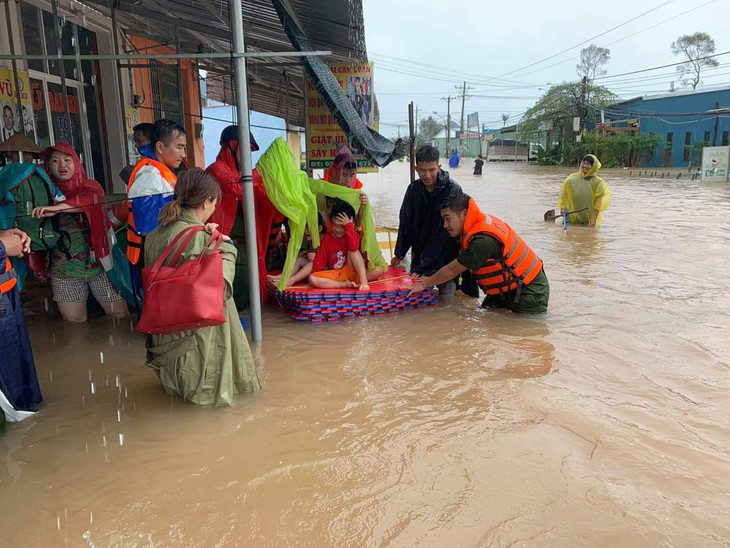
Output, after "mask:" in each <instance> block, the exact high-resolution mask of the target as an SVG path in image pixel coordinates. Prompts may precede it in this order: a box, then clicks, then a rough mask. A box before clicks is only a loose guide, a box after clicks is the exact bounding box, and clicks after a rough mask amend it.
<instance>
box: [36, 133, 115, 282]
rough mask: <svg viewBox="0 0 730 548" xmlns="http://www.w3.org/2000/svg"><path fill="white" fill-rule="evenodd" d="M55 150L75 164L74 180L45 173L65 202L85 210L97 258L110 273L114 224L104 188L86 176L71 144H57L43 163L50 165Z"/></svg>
mask: <svg viewBox="0 0 730 548" xmlns="http://www.w3.org/2000/svg"><path fill="white" fill-rule="evenodd" d="M54 151H58V152H60V153H62V154H68V155H69V156H71V158H72V159H73V163H74V174H73V177H72V178H71V179H70V180H68V181H66V182H61V181H59V180H57V179H55V178H54V177H53V175H51V172H50V170H46V171H47V172H48V174H49V176H50V178H51V181H52V182H53V184H54V185H56V186H57V187H58V188H59V190H60V191H61V192H62V193H63V195H64V197H65V198H66V200H65V201H64V202H63V203H65V204H68V205H70V206H72V207H77V208H80V209H82V210H83V213H84V216H85V217H86V222H87V223H88V225H89V231H90V232H91V247H92V248H93V250H94V253H95V254H96V258H97V259H98V260H99V262H101V264H102V266H103V267H104V270H106V271H109V270H111V269H112V268H113V266H114V263H113V261H112V260H111V250H110V246H109V239H108V233H109V231H110V230H111V225H110V223H109V217H108V216H107V212H106V205H105V203H106V198H105V196H104V189H103V188H102V187H101V185H100V184H99V183H98V182H96V181H95V180H94V179H88V178H87V177H86V171H84V167H83V166H82V165H81V159H80V158H79V155H78V154H77V153H76V151H75V150H74V149H73V147H72V146H71V145H69V144H68V143H58V144H56V145H53V146H51V147H48V148H47V149H46V150H45V151H44V152H43V159H44V162H46V163H47V162H48V159H49V158H50V156H51V154H52V153H53V152H54Z"/></svg>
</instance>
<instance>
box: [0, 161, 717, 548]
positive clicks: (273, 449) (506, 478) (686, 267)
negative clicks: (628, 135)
mask: <svg viewBox="0 0 730 548" xmlns="http://www.w3.org/2000/svg"><path fill="white" fill-rule="evenodd" d="M466 162H468V161H467V160H465V163H462V167H460V168H459V169H456V170H451V175H452V177H453V178H454V179H455V180H456V181H457V182H459V183H460V184H461V185H462V187H463V189H464V190H465V191H466V192H467V193H469V194H470V195H472V196H473V197H474V198H475V199H476V201H477V202H478V203H479V205H480V206H481V208H482V209H483V210H484V211H486V212H489V213H492V214H495V215H497V216H499V217H501V218H503V219H504V220H506V221H508V222H509V223H510V224H511V225H512V226H513V227H514V228H515V229H516V230H517V231H518V232H519V233H520V235H521V236H522V237H523V238H524V239H525V240H526V241H527V242H528V243H529V244H530V245H531V246H532V247H533V249H535V251H536V252H537V253H538V254H539V255H540V257H541V258H542V259H543V260H544V263H545V270H546V273H547V275H548V278H549V279H550V285H551V295H550V306H549V311H548V313H547V314H546V315H544V316H537V317H520V316H518V315H515V314H512V313H509V312H504V311H487V310H482V309H479V308H478V305H479V301H477V300H476V299H470V298H467V297H465V296H464V295H462V294H460V293H458V294H457V296H456V297H455V298H452V299H445V300H442V301H441V302H440V304H439V306H437V307H434V308H428V309H422V310H415V311H406V312H403V313H399V314H388V315H384V316H378V317H367V318H358V319H352V320H347V321H342V322H339V323H329V324H328V323H325V324H319V325H312V324H309V323H297V322H294V321H293V320H291V319H290V318H289V317H288V316H286V315H285V314H284V313H283V312H282V311H280V310H278V309H277V308H276V306H275V305H271V304H270V305H267V306H265V307H264V342H263V344H261V345H252V350H253V351H254V355H255V357H256V359H257V364H258V370H259V375H260V378H261V382H262V386H263V388H264V389H263V390H262V391H261V392H260V393H257V394H255V395H253V396H248V397H246V396H239V397H237V399H236V400H235V402H234V405H233V406H232V407H231V408H199V407H195V406H193V405H190V404H185V403H183V402H182V401H181V400H180V399H178V398H170V397H167V396H165V395H164V394H163V392H162V390H161V388H160V386H159V382H158V380H157V378H156V377H155V374H154V373H153V371H152V370H151V369H148V368H147V367H145V366H144V338H143V336H142V335H140V334H139V333H135V332H132V331H131V329H130V327H131V326H130V322H129V321H128V320H125V321H121V322H119V321H116V322H113V321H112V320H110V319H106V318H97V319H95V320H93V321H91V322H89V323H87V324H80V325H71V324H64V323H63V322H62V321H61V319H60V317H59V316H58V314H57V312H56V311H55V308H54V306H53V303H52V302H50V291H48V292H47V294H45V295H36V297H35V298H34V299H33V300H31V301H29V302H26V306H27V308H28V309H29V310H31V311H32V314H31V315H28V316H27V321H28V327H29V330H30V333H31V338H32V342H33V348H34V353H35V359H36V366H37V370H38V377H39V379H40V382H41V388H42V391H43V395H44V399H45V402H46V403H45V407H44V408H43V409H42V411H41V412H40V413H38V414H37V416H35V417H32V418H30V419H28V420H26V421H24V422H21V423H17V424H13V425H8V427H7V432H6V433H5V435H3V436H0V455H4V460H3V464H2V466H0V506H1V507H2V508H6V509H12V511H6V512H2V513H0V530H1V531H3V534H2V537H3V538H4V539H5V541H4V544H5V545H7V546H21V545H47V546H58V545H69V546H79V545H88V546H113V545H124V546H148V545H149V546H152V545H154V546H169V545H185V546H217V545H244V544H250V545H259V546H285V545H289V546H384V545H388V546H415V545H425V546H445V545H454V546H511V545H514V544H517V543H519V545H525V546H578V545H623V546H645V545H650V546H657V545H673V546H712V545H719V546H722V545H727V543H728V539H729V538H730V502H729V500H728V493H730V452H729V450H728V447H729V446H730V444H729V442H730V435H729V433H728V428H727V419H726V417H727V416H728V414H729V413H730V403H729V402H728V398H727V390H728V389H729V388H730V362H729V361H728V356H730V342H729V341H728V337H727V328H728V323H727V318H728V316H729V315H730V294H728V292H727V290H726V289H725V288H724V285H725V277H726V276H725V274H726V263H727V257H728V256H730V232H729V231H728V226H727V221H728V215H729V214H730V206H729V204H730V188H728V186H727V185H726V184H717V185H713V184H702V183H700V182H699V181H690V180H689V179H688V178H687V177H686V175H687V174H686V172H685V173H684V174H683V178H682V179H680V180H676V179H674V178H669V179H658V178H654V179H651V178H641V177H638V176H637V175H636V173H635V172H634V173H633V174H632V175H631V176H629V172H628V171H627V170H603V171H602V172H601V175H602V177H603V178H604V179H605V181H606V183H607V184H608V185H609V187H610V188H611V192H612V204H611V207H610V208H609V209H608V211H607V212H606V213H605V214H604V216H603V226H602V227H601V229H600V230H599V231H593V230H590V229H585V228H576V227H571V228H569V229H568V231H567V232H564V231H563V230H562V226H561V225H560V224H559V223H558V222H556V223H554V224H552V223H545V222H544V221H543V213H544V212H545V211H546V210H548V209H552V208H555V207H556V203H557V193H558V189H559V187H560V184H561V183H562V181H563V180H564V178H565V177H566V176H567V175H568V174H569V173H570V172H571V170H569V169H562V168H538V167H533V166H523V165H513V164H496V165H495V164H489V163H488V164H487V165H486V166H485V169H484V175H483V176H482V177H481V178H477V177H475V176H472V175H471V162H468V163H466ZM444 163H446V162H445V161H444ZM360 178H361V179H362V181H363V183H364V185H365V187H364V190H365V191H366V192H367V193H368V195H369V196H370V200H371V202H372V204H373V209H374V211H375V216H376V224H377V225H379V226H385V225H397V223H398V208H399V206H400V203H401V199H402V196H403V194H404V192H405V189H406V186H407V184H408V164H407V163H398V162H396V163H394V164H391V165H390V166H389V167H387V168H386V169H384V170H381V172H380V173H377V174H367V175H361V176H360ZM44 296H45V297H46V298H48V303H44V300H43V297H44ZM46 304H47V305H48V306H46ZM47 308H48V309H50V312H48V311H47Z"/></svg>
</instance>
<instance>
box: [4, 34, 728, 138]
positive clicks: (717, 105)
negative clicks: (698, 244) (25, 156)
mask: <svg viewBox="0 0 730 548" xmlns="http://www.w3.org/2000/svg"><path fill="white" fill-rule="evenodd" d="M11 43H12V42H11ZM10 47H12V46H10ZM715 110H716V111H717V116H715V131H714V132H713V134H712V146H713V147H714V146H715V145H716V144H717V133H718V132H719V131H720V101H716V102H715Z"/></svg>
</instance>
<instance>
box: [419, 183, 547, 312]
mask: <svg viewBox="0 0 730 548" xmlns="http://www.w3.org/2000/svg"><path fill="white" fill-rule="evenodd" d="M441 218H442V219H443V221H444V228H445V229H446V232H448V233H449V235H450V236H452V237H459V238H460V244H461V245H460V249H461V252H460V254H459V256H458V257H457V258H456V259H454V260H453V261H451V262H450V263H449V264H447V265H446V266H444V267H443V268H441V269H440V270H439V271H438V272H436V273H435V274H433V275H431V276H426V277H424V278H418V279H417V280H416V281H415V284H414V287H413V289H412V290H411V293H415V292H417V291H422V290H423V289H424V288H426V287H431V286H433V285H438V284H440V283H443V282H444V281H446V280H451V279H453V278H455V277H456V276H458V275H460V274H461V273H462V272H464V271H466V270H470V271H471V272H472V273H474V275H475V277H476V279H477V283H478V284H479V287H480V288H481V289H482V291H484V293H485V294H486V297H485V298H484V301H483V302H482V306H484V307H487V308H492V307H494V308H507V309H509V310H512V311H513V312H519V313H525V314H537V313H541V312H545V311H546V310H547V305H548V300H549V298H550V285H549V283H548V279H547V276H546V275H545V271H544V270H543V265H542V261H541V260H540V258H539V257H538V256H537V255H536V254H535V252H534V251H533V250H532V248H530V247H529V246H528V245H527V244H526V243H525V241H524V240H523V239H522V238H521V237H520V236H519V235H518V234H517V233H516V232H515V231H514V230H513V229H512V227H510V226H509V225H508V224H507V223H506V222H504V221H502V220H501V219H499V218H498V217H495V216H494V215H488V214H485V213H482V211H481V210H480V209H479V207H478V206H477V204H476V202H475V201H474V200H473V199H472V198H471V197H469V196H468V195H467V194H464V193H463V192H458V191H457V192H452V193H450V194H449V196H448V197H447V198H446V201H445V202H444V203H443V204H442V207H441Z"/></svg>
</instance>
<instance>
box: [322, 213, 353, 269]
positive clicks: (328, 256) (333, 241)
mask: <svg viewBox="0 0 730 548" xmlns="http://www.w3.org/2000/svg"><path fill="white" fill-rule="evenodd" d="M359 249H360V237H359V236H358V235H357V232H356V231H355V224H354V223H347V224H346V225H345V235H344V236H341V237H339V238H338V237H337V236H335V235H334V234H330V233H327V234H325V235H324V236H322V241H321V242H320V245H319V247H318V248H317V254H316V255H315V256H314V262H313V263H312V272H320V271H322V270H339V269H340V268H342V267H344V266H345V263H346V262H347V252H348V251H357V250H359Z"/></svg>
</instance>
